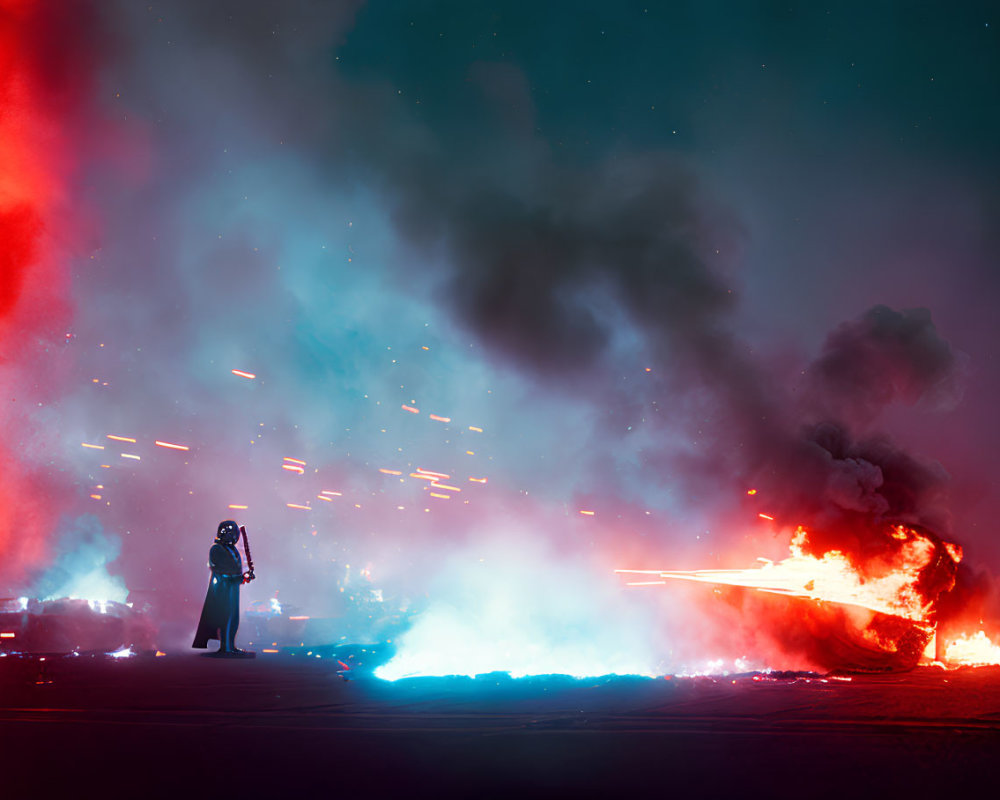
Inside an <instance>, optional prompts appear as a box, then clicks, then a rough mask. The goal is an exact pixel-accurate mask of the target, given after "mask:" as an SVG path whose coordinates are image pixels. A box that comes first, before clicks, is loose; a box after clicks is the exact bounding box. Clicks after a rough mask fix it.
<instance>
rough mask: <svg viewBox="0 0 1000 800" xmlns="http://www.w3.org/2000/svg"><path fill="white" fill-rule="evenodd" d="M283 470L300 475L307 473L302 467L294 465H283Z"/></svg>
mask: <svg viewBox="0 0 1000 800" xmlns="http://www.w3.org/2000/svg"><path fill="white" fill-rule="evenodd" d="M281 468H282V469H287V470H288V471H289V472H297V473H299V475H304V474H305V472H306V471H305V470H304V469H302V467H297V466H295V465H294V464H282V465H281Z"/></svg>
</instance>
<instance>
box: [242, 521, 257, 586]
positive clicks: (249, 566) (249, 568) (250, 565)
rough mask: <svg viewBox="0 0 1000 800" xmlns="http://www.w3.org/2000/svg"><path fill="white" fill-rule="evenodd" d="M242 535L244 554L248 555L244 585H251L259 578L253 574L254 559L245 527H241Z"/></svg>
mask: <svg viewBox="0 0 1000 800" xmlns="http://www.w3.org/2000/svg"><path fill="white" fill-rule="evenodd" d="M240 533H241V534H242V535H243V552H244V553H246V555H247V573H246V575H244V576H243V583H250V581H252V580H253V579H254V578H255V577H257V576H256V575H254V574H253V558H252V557H251V555H250V543H249V542H248V541H247V529H246V526H245V525H240Z"/></svg>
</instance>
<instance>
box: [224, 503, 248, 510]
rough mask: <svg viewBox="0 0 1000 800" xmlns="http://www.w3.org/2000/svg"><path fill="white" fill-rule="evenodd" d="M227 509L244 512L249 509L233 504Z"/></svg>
mask: <svg viewBox="0 0 1000 800" xmlns="http://www.w3.org/2000/svg"><path fill="white" fill-rule="evenodd" d="M229 507H230V508H233V509H235V510H237V511H246V510H247V509H248V508H250V506H241V505H237V504H235V503H233V504H231V505H230V506H229Z"/></svg>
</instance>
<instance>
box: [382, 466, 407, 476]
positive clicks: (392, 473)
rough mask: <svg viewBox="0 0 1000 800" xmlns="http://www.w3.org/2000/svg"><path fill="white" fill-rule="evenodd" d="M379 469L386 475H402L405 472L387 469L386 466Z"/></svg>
mask: <svg viewBox="0 0 1000 800" xmlns="http://www.w3.org/2000/svg"><path fill="white" fill-rule="evenodd" d="M378 471H379V472H381V473H383V474H385V475H402V474H403V473H402V472H400V471H399V470H398V469H386V468H385V467H379V468H378Z"/></svg>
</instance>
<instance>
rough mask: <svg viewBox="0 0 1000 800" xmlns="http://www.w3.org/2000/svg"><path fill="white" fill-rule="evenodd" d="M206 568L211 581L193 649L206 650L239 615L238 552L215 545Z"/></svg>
mask: <svg viewBox="0 0 1000 800" xmlns="http://www.w3.org/2000/svg"><path fill="white" fill-rule="evenodd" d="M208 566H209V567H210V568H211V570H212V577H211V578H210V579H209V581H208V592H207V593H206V594H205V605H204V606H202V609H201V619H200V620H199V621H198V629H197V631H195V635H194V643H193V644H192V645H191V646H192V647H199V648H204V647H208V640H209V639H218V638H219V629H220V628H225V627H226V623H227V622H229V621H230V620H231V619H232V618H233V617H238V616H239V613H240V583H241V581H242V579H243V561H242V559H241V558H240V553H239V551H238V550H237V549H236V548H235V547H234V546H233V545H224V544H214V545H212V549H211V550H210V551H209V553H208Z"/></svg>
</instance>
